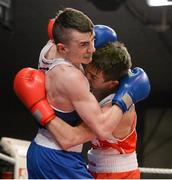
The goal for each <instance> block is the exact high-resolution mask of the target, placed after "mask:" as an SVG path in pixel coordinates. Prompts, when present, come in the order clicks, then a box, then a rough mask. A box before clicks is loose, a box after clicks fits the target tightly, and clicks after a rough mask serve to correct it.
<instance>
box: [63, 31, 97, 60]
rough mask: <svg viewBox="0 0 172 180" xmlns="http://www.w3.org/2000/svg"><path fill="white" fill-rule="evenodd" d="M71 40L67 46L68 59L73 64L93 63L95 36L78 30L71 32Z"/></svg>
mask: <svg viewBox="0 0 172 180" xmlns="http://www.w3.org/2000/svg"><path fill="white" fill-rule="evenodd" d="M70 32H71V34H70V37H71V40H70V42H69V43H68V44H66V45H65V46H66V49H67V51H66V52H67V53H66V55H67V56H66V58H67V59H69V60H70V61H71V62H72V63H73V64H81V63H83V64H88V63H90V62H91V61H92V54H93V53H94V52H95V48H94V34H92V33H91V32H88V33H81V32H79V31H77V30H71V31H70Z"/></svg>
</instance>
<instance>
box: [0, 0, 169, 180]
mask: <svg viewBox="0 0 172 180" xmlns="http://www.w3.org/2000/svg"><path fill="white" fill-rule="evenodd" d="M64 7H73V8H76V9H79V10H81V11H83V12H84V13H86V14H87V15H88V16H89V17H90V18H91V19H92V20H93V22H94V24H105V25H108V26H111V27H112V28H113V29H115V31H116V32H117V34H118V39H119V40H120V41H122V42H124V43H125V45H126V46H127V47H128V51H129V52H130V53H131V56H132V59H133V66H140V67H142V68H143V69H144V70H145V71H146V72H147V74H148V76H149V78H150V82H151V88H152V90H151V94H150V96H149V98H148V99H146V100H145V101H143V102H140V103H138V104H137V105H136V108H137V112H138V125H137V130H138V148H137V152H138V159H139V166H144V167H159V168H172V154H171V153H170V152H171V150H172V133H171V129H172V105H171V101H172V78H171V74H172V29H171V25H172V7H171V6H168V7H149V6H148V5H147V3H146V0H139V1H138V0H82V1H81V0H75V1H72V0H36V1H35V0H15V1H12V0H11V1H10V0H7V1H6V0H0V84H1V88H0V89H1V90H0V100H1V108H0V115H1V125H0V137H4V136H6V137H13V138H19V139H25V140H32V139H33V137H34V135H35V133H36V131H37V126H36V124H35V122H34V119H33V117H32V116H31V115H30V113H29V112H28V111H27V110H26V109H25V107H24V106H23V105H22V104H21V102H20V101H19V99H18V98H17V97H16V95H15V94H14V91H13V79H14V76H15V74H16V73H17V72H18V71H19V70H20V69H21V68H23V67H26V66H30V67H34V68H37V62H38V57H39V53H40V50H41V48H42V47H43V46H44V45H45V43H46V42H47V40H48V38H47V23H48V19H49V18H52V17H54V16H55V13H56V11H57V10H58V9H62V8H64ZM86 149H87V147H86V148H85V151H84V155H85V154H86V153H85V152H86ZM85 157H86V156H85ZM143 177H144V178H146V177H147V175H143ZM153 177H154V176H153V175H152V176H151V175H149V178H153ZM156 177H157V176H156ZM158 177H160V178H166V177H170V176H158Z"/></svg>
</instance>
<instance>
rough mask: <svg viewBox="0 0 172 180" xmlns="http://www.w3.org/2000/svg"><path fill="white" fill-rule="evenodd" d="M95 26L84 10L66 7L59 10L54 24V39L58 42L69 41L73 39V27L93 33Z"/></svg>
mask: <svg viewBox="0 0 172 180" xmlns="http://www.w3.org/2000/svg"><path fill="white" fill-rule="evenodd" d="M93 26H94V25H93V23H92V21H91V19H90V18H89V17H88V16H86V15H85V14H84V13H83V12H81V11H79V10H76V9H73V8H65V9H64V10H63V11H59V12H58V14H57V16H56V19H55V23H54V26H53V38H54V41H55V43H56V44H57V43H67V42H68V41H70V40H71V38H70V34H71V33H70V31H71V29H75V30H77V31H79V32H91V33H93Z"/></svg>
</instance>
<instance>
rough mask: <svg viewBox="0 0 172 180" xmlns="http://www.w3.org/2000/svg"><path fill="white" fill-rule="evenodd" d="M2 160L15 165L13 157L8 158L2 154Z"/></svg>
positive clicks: (0, 154) (0, 155)
mask: <svg viewBox="0 0 172 180" xmlns="http://www.w3.org/2000/svg"><path fill="white" fill-rule="evenodd" d="M0 159H2V160H4V161H7V162H9V163H11V164H15V159H14V158H12V157H9V156H7V155H5V154H2V153H0Z"/></svg>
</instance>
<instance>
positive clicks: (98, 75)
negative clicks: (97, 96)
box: [85, 64, 113, 93]
mask: <svg viewBox="0 0 172 180" xmlns="http://www.w3.org/2000/svg"><path fill="white" fill-rule="evenodd" d="M85 71H86V77H87V79H88V81H89V83H90V87H91V90H92V91H93V93H94V92H95V91H100V92H104V91H107V90H109V89H110V88H112V86H113V84H112V82H113V81H106V80H105V78H104V74H103V72H102V71H97V70H96V69H95V68H94V67H93V66H92V65H91V64H89V65H87V66H86V69H85Z"/></svg>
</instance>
